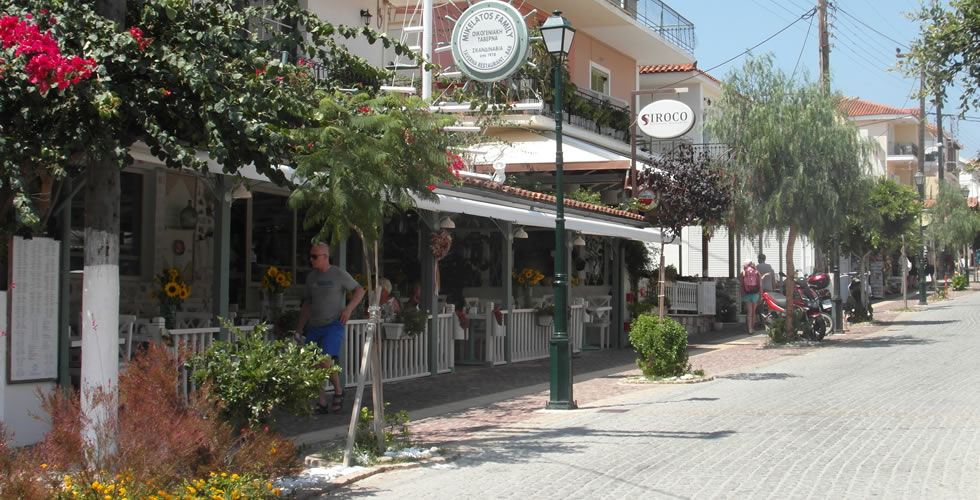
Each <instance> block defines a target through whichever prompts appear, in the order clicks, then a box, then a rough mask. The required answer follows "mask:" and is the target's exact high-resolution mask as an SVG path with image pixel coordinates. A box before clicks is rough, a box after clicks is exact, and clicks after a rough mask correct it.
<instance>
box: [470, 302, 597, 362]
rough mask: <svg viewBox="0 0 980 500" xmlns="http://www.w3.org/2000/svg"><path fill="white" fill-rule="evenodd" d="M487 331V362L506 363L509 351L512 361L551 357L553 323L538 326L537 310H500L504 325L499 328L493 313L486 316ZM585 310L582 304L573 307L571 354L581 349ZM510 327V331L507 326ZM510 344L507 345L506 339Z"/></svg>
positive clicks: (570, 320) (569, 321) (569, 320)
mask: <svg viewBox="0 0 980 500" xmlns="http://www.w3.org/2000/svg"><path fill="white" fill-rule="evenodd" d="M485 314H486V315H487V317H486V320H485V321H486V324H487V325H489V326H488V328H487V329H488V330H489V331H488V332H487V335H486V336H485V339H484V340H485V341H486V353H487V362H488V363H491V364H493V365H502V364H506V363H507V359H508V356H507V349H508V347H509V349H510V362H512V363H517V362H520V361H530V360H534V359H542V358H547V357H548V356H549V355H550V352H549V348H550V340H551V334H552V332H553V331H554V326H555V325H554V323H551V324H549V325H547V326H540V325H538V322H537V318H536V317H535V314H534V309H514V310H513V311H501V314H502V316H503V325H498V324H497V320H496V317H495V316H494V314H493V312H492V311H488V312H487V313H485ZM584 318H585V307H584V306H582V305H581V304H579V305H574V306H571V311H570V313H569V317H568V325H567V326H568V337H569V341H570V342H571V344H572V351H573V352H579V351H581V350H582V334H583V331H584V327H583V322H584V321H583V320H584ZM508 322H509V326H510V332H509V333H508V331H507V326H508ZM508 338H509V339H510V342H509V343H508V342H507V339H508Z"/></svg>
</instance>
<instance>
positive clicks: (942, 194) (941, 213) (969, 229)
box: [928, 183, 980, 277]
mask: <svg viewBox="0 0 980 500" xmlns="http://www.w3.org/2000/svg"><path fill="white" fill-rule="evenodd" d="M929 215H930V216H929V219H930V220H929V226H928V227H929V236H930V237H931V238H932V239H933V241H934V242H935V244H936V246H937V247H939V248H943V247H946V248H952V249H953V251H954V253H956V254H959V253H960V251H961V250H962V249H963V248H965V247H968V246H969V245H970V243H972V242H973V239H974V238H975V237H976V236H977V232H980V220H978V219H977V215H976V214H975V213H973V212H972V211H971V210H970V209H969V207H967V205H966V199H965V198H964V197H963V194H962V193H960V191H959V190H958V189H957V188H956V187H954V186H952V185H950V184H947V183H941V184H940V186H939V196H937V197H936V204H935V205H933V206H932V208H931V209H930V210H929ZM967 259H969V255H967ZM939 266H940V263H939V262H936V277H939V275H940V273H941V269H942V268H940V267H939Z"/></svg>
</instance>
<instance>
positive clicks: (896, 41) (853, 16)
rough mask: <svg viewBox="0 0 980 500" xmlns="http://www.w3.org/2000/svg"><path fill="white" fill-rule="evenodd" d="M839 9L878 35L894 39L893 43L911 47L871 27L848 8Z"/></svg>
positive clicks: (906, 48)
mask: <svg viewBox="0 0 980 500" xmlns="http://www.w3.org/2000/svg"><path fill="white" fill-rule="evenodd" d="M837 10H839V11H841V12H842V13H843V14H845V15H847V16H848V17H850V18H851V19H854V20H855V21H857V22H858V24H860V25H861V26H864V27H865V28H868V29H869V30H871V31H874V32H875V33H877V34H878V35H880V36H882V37H884V38H887V39H888V40H891V41H892V42H893V43H897V44H898V45H899V46H901V47H902V48H903V49H905V50H908V48H909V47H908V45H905V44H904V43H902V42H899V41H898V40H895V39H894V38H892V37H890V36H888V35H886V34H884V33H882V32H880V31H878V30H876V29H875V28H873V27H871V26H869V25H868V24H867V23H865V22H864V21H862V20H861V19H859V18H858V17H856V16H855V15H854V14H851V13H850V12H848V11H846V10H844V9H843V8H842V7H837Z"/></svg>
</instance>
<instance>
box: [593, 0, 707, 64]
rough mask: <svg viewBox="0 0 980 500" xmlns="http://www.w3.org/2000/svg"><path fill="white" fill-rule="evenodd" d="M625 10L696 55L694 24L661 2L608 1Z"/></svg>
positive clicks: (668, 39)
mask: <svg viewBox="0 0 980 500" xmlns="http://www.w3.org/2000/svg"><path fill="white" fill-rule="evenodd" d="M606 1H607V2H609V3H611V4H613V5H615V6H617V7H619V8H621V9H623V10H624V11H625V12H626V13H627V14H629V15H630V17H632V18H634V19H636V20H637V21H639V22H641V23H643V24H644V25H646V26H647V27H648V28H650V29H652V30H653V31H655V32H657V33H658V34H659V35H660V36H662V37H664V39H666V40H667V41H669V42H671V43H673V44H674V45H677V46H678V47H680V48H682V49H684V50H685V51H687V52H688V53H689V54H692V55H693V54H694V47H695V45H696V39H695V37H694V23H692V22H691V21H688V20H687V19H685V18H684V16H682V15H680V14H678V13H677V11H675V10H674V9H671V8H670V7H668V6H667V5H665V4H664V3H663V2H661V1H660V0H606Z"/></svg>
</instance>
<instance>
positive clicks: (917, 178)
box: [914, 170, 926, 186]
mask: <svg viewBox="0 0 980 500" xmlns="http://www.w3.org/2000/svg"><path fill="white" fill-rule="evenodd" d="M914 177H915V185H916V186H922V184H923V183H925V180H926V176H925V175H923V174H922V171H921V170H920V171H918V172H916V173H915V176H914Z"/></svg>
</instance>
